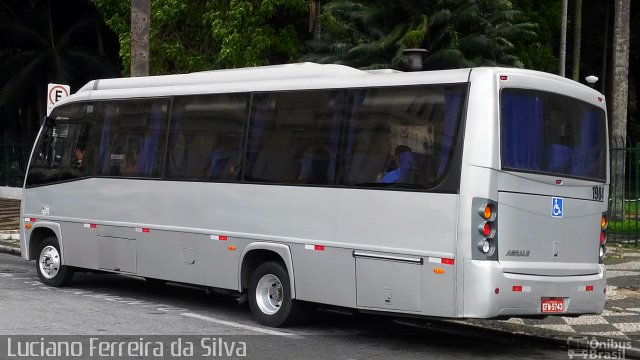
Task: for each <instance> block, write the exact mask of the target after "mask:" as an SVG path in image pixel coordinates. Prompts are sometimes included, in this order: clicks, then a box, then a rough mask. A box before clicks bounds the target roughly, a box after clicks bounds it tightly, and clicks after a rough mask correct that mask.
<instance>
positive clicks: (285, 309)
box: [249, 261, 308, 327]
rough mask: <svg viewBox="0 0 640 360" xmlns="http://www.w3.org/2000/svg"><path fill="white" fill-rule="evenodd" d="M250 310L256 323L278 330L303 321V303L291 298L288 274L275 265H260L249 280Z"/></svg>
mask: <svg viewBox="0 0 640 360" xmlns="http://www.w3.org/2000/svg"><path fill="white" fill-rule="evenodd" d="M249 307H250V308H251V312H252V313H253V316H254V317H255V318H256V320H258V322H259V323H261V324H263V325H267V326H271V327H281V326H287V325H293V324H295V323H300V322H302V321H304V320H305V319H306V314H307V313H308V310H307V309H306V308H307V306H306V304H305V303H302V302H300V301H296V300H293V299H292V298H291V283H290V282H289V274H288V273H287V270H286V269H285V268H284V266H283V265H282V264H280V263H278V262H274V261H269V262H265V263H262V264H260V265H259V266H258V267H257V268H256V269H255V271H254V272H253V274H251V278H250V279H249Z"/></svg>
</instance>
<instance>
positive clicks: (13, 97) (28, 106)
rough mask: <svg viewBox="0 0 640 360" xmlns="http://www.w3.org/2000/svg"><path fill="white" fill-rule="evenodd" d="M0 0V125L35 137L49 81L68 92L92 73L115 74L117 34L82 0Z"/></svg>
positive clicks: (23, 138) (26, 138)
mask: <svg viewBox="0 0 640 360" xmlns="http://www.w3.org/2000/svg"><path fill="white" fill-rule="evenodd" d="M69 3H70V4H69V6H70V8H71V9H73V10H70V9H68V8H67V7H66V6H65V7H61V6H53V4H52V2H51V1H50V0H49V1H28V2H25V1H20V0H13V1H12V0H1V1H0V34H2V36H0V67H1V68H2V71H1V72H0V112H1V113H3V118H2V121H3V128H4V130H5V131H13V132H15V133H16V134H19V136H20V137H21V139H20V140H19V141H20V142H23V143H28V142H31V141H33V138H34V137H35V133H36V131H37V129H38V127H39V125H40V121H41V119H42V118H43V116H44V115H45V113H46V101H45V100H46V90H47V83H50V82H53V83H63V84H69V85H70V86H71V89H72V91H75V90H77V89H78V88H79V87H80V86H82V85H84V84H85V83H86V82H87V81H89V80H92V79H95V78H105V77H115V76H118V73H119V72H118V61H117V57H116V54H115V52H117V43H116V41H115V36H114V35H113V33H111V32H110V31H109V30H108V29H107V27H106V26H105V25H104V23H103V22H102V21H101V19H100V18H99V16H98V15H97V12H96V10H95V8H93V7H92V6H91V5H90V4H88V3H86V2H84V1H82V0H74V1H70V2H69Z"/></svg>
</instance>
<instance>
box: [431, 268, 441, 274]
mask: <svg viewBox="0 0 640 360" xmlns="http://www.w3.org/2000/svg"><path fill="white" fill-rule="evenodd" d="M433 272H434V273H435V274H438V275H442V274H444V269H441V268H434V269H433Z"/></svg>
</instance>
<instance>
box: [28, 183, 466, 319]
mask: <svg viewBox="0 0 640 360" xmlns="http://www.w3.org/2000/svg"><path fill="white" fill-rule="evenodd" d="M69 199H82V201H69ZM24 200H25V204H26V207H25V209H24V216H26V217H33V218H36V219H37V222H36V224H37V223H38V222H41V221H48V222H55V223H59V224H60V226H61V228H62V232H63V233H64V234H65V240H64V244H65V251H66V253H67V256H66V259H65V264H66V265H70V266H77V267H82V268H89V269H102V270H107V271H118V272H124V273H131V274H136V275H139V276H143V277H152V278H160V279H167V280H171V281H178V282H187V283H194V284H198V285H206V286H213V287H220V288H228V289H234V290H240V289H239V282H238V279H239V276H240V274H239V266H238V263H239V262H240V254H242V252H243V250H244V248H245V247H247V246H249V245H250V244H252V243H253V242H256V241H261V242H273V243H281V244H286V245H288V246H289V247H290V249H291V254H292V261H293V273H294V275H295V289H296V297H297V298H298V299H301V300H308V301H314V302H320V303H325V304H332V305H340V306H349V307H363V308H370V309H375V310H391V311H394V310H395V311H411V312H415V313H417V314H429V315H438V316H453V315H454V311H453V306H452V304H453V298H454V288H453V284H454V280H455V272H454V271H453V266H451V265H442V264H440V263H437V264H436V263H433V262H429V258H432V259H441V258H451V259H453V258H454V250H455V249H454V246H455V245H454V244H455V238H454V234H455V228H456V213H457V195H448V194H427V193H421V192H404V191H373V190H358V189H331V188H322V187H303V186H267V185H253V184H223V183H201V182H191V183H185V182H175V181H159V180H158V181H156V180H125V179H108V178H102V179H100V178H93V179H85V180H79V181H74V182H69V183H61V184H56V185H51V186H46V187H37V188H32V189H25V192H24ZM54 204H55V205H54ZM45 205H46V206H49V211H50V212H49V215H47V216H43V215H42V214H41V213H40V211H41V208H42V206H45ZM400 209H402V216H400V211H399V210H400ZM239 214H240V215H239ZM353 214H359V215H358V216H353ZM78 215H81V217H79V216H78ZM91 224H95V225H96V226H95V228H92V227H91V226H90V225H91ZM87 225H89V226H87ZM147 229H148V232H147ZM29 235H30V231H27V232H26V236H27V238H28V237H29ZM219 235H223V236H226V240H225V241H221V240H217V238H218V236H219ZM212 237H213V238H212ZM229 245H233V246H235V247H236V250H234V251H231V250H229V248H228V246H229ZM314 245H320V246H323V247H324V249H323V250H321V251H318V250H315V249H314V248H313V246H314ZM355 250H358V251H366V252H369V253H370V254H374V255H378V256H380V257H381V258H380V259H377V260H376V259H367V261H362V259H356V257H354V254H353V252H354V251H355ZM389 256H391V257H393V256H396V257H397V256H411V257H414V258H418V259H423V258H424V259H425V260H424V265H423V266H418V265H414V264H409V265H407V264H405V263H402V262H394V261H389V260H388V259H386V258H385V257H389ZM372 264H373V268H375V269H378V270H377V272H376V271H366V272H365V273H363V279H362V281H358V282H357V283H356V273H357V272H358V271H360V272H362V271H364V270H366V269H367V266H369V269H371V266H372ZM407 266H409V268H408V269H409V271H408V272H407V273H410V274H412V278H411V279H406V278H404V276H396V277H393V276H391V277H389V276H387V275H385V271H386V270H389V269H394V268H400V269H407ZM358 267H359V270H358V269H357V268H358ZM435 267H441V268H444V269H445V271H446V272H445V273H444V274H436V273H434V271H433V269H434V268H435ZM376 274H377V275H376ZM400 274H404V273H400ZM365 275H366V276H365ZM378 275H380V276H378ZM385 276H387V277H386V278H385ZM367 277H372V278H370V279H372V280H366V278H367ZM373 279H379V280H378V281H373ZM383 279H384V281H383ZM408 280H411V281H410V282H407V281H408ZM416 289H417V290H416ZM435 289H437V290H435ZM358 292H359V293H361V294H367V298H369V299H373V300H372V301H373V302H367V301H364V302H362V300H363V299H361V300H360V302H358V301H357V300H356V294H357V293H358ZM389 292H391V296H392V298H391V301H389V302H387V301H386V300H387V297H388V295H389ZM363 296H364V295H363ZM416 296H417V298H416ZM416 302H418V303H430V304H435V305H436V306H435V307H434V308H431V305H430V307H429V308H423V307H420V306H418V307H417V306H416V305H415V304H416ZM372 304H374V305H375V304H378V305H379V306H377V307H376V306H373V305H372ZM406 304H411V305H406Z"/></svg>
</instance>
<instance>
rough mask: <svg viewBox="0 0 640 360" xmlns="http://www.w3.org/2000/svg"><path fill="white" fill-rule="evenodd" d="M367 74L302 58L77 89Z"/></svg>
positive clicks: (114, 81) (112, 81)
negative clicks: (274, 63) (288, 62)
mask: <svg viewBox="0 0 640 360" xmlns="http://www.w3.org/2000/svg"><path fill="white" fill-rule="evenodd" d="M367 74H368V72H366V71H362V70H358V69H354V68H352V67H349V66H345V65H335V64H316V63H310V62H305V63H296V64H283V65H270V66H258V67H249V68H238V69H225V70H209V71H201V72H194V73H189V74H177V75H159V76H144V77H132V78H115V79H103V80H93V81H90V82H88V83H87V84H86V85H85V86H83V87H82V88H81V89H80V90H78V93H79V92H83V91H92V90H113V89H129V88H148V87H157V86H178V85H200V84H215V83H235V82H250V81H267V80H284V79H310V78H332V77H343V76H358V75H367Z"/></svg>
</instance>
